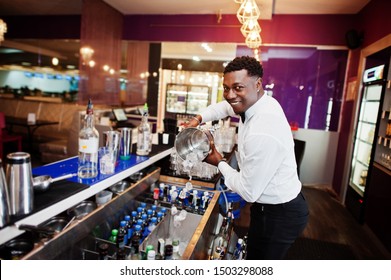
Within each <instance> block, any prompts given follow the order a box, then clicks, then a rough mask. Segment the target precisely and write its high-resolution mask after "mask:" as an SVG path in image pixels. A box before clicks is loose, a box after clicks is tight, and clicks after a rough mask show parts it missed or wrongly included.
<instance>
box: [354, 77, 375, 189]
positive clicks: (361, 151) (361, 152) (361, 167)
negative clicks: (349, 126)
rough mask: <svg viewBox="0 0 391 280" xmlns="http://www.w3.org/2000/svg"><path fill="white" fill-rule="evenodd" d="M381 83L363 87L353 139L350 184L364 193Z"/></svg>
mask: <svg viewBox="0 0 391 280" xmlns="http://www.w3.org/2000/svg"><path fill="white" fill-rule="evenodd" d="M381 93H382V85H379V84H373V85H369V86H367V87H365V90H364V95H363V99H362V102H361V107H360V115H359V120H358V123H357V130H356V135H355V141H354V143H355V144H354V150H353V158H352V172H351V175H350V185H351V186H352V187H353V188H354V189H355V190H356V191H357V192H358V193H359V194H360V195H361V196H363V195H364V191H365V185H366V181H367V180H366V179H367V174H368V168H369V164H370V160H371V154H372V147H373V141H374V136H375V130H376V123H377V117H378V112H379V107H380V101H381Z"/></svg>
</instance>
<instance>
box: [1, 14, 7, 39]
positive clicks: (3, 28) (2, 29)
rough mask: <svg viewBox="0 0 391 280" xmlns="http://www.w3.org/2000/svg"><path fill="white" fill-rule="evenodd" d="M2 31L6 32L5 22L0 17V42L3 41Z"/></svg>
mask: <svg viewBox="0 0 391 280" xmlns="http://www.w3.org/2000/svg"><path fill="white" fill-rule="evenodd" d="M4 33H7V24H6V23H5V22H4V21H3V20H2V19H0V43H1V41H4Z"/></svg>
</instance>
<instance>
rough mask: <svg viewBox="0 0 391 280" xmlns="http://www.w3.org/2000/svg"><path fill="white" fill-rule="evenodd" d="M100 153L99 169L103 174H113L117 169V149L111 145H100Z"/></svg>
mask: <svg viewBox="0 0 391 280" xmlns="http://www.w3.org/2000/svg"><path fill="white" fill-rule="evenodd" d="M98 155H99V170H100V173H101V174H113V173H114V171H115V164H116V161H117V156H116V153H115V151H113V150H112V149H110V148H109V147H100V148H99V150H98Z"/></svg>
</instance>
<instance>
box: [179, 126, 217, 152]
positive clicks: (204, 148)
mask: <svg viewBox="0 0 391 280" xmlns="http://www.w3.org/2000/svg"><path fill="white" fill-rule="evenodd" d="M211 142H213V136H212V134H211V133H210V131H209V130H203V129H200V128H194V127H188V128H185V129H183V130H182V131H181V132H180V133H179V134H178V135H177V137H176V139H175V149H176V151H177V154H178V156H179V157H180V158H181V159H183V160H186V158H187V156H188V155H189V154H191V153H193V152H196V153H197V154H198V155H201V158H199V160H204V159H205V158H206V157H207V156H208V154H209V151H210V149H211V145H210V144H211Z"/></svg>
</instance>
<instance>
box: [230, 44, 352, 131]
mask: <svg viewBox="0 0 391 280" xmlns="http://www.w3.org/2000/svg"><path fill="white" fill-rule="evenodd" d="M261 50H262V53H261V58H263V61H262V65H263V67H264V77H263V85H264V88H266V89H267V85H270V84H274V88H273V90H272V91H273V96H274V97H275V98H276V99H277V100H278V101H279V102H280V104H281V105H282V107H283V109H284V111H285V114H286V116H287V118H288V121H289V122H296V123H298V125H299V127H300V128H303V127H304V124H305V116H306V111H307V102H308V97H309V96H311V97H312V105H311V107H310V115H309V122H308V127H307V128H311V129H320V130H325V129H326V128H327V126H328V129H329V130H332V131H337V129H338V124H339V113H340V107H341V103H342V93H343V85H344V75H345V70H346V62H347V55H348V51H347V50H318V49H316V48H299V47H262V48H261ZM237 55H238V56H241V55H252V52H251V51H250V50H249V49H248V48H246V47H239V48H238V51H237ZM269 56H270V58H268V57H269ZM273 57H274V58H273ZM265 59H266V60H265ZM330 99H332V102H333V103H332V104H333V105H332V106H333V107H332V111H331V116H330V117H331V120H330V123H329V124H327V121H326V116H327V108H328V105H329V100H330Z"/></svg>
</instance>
